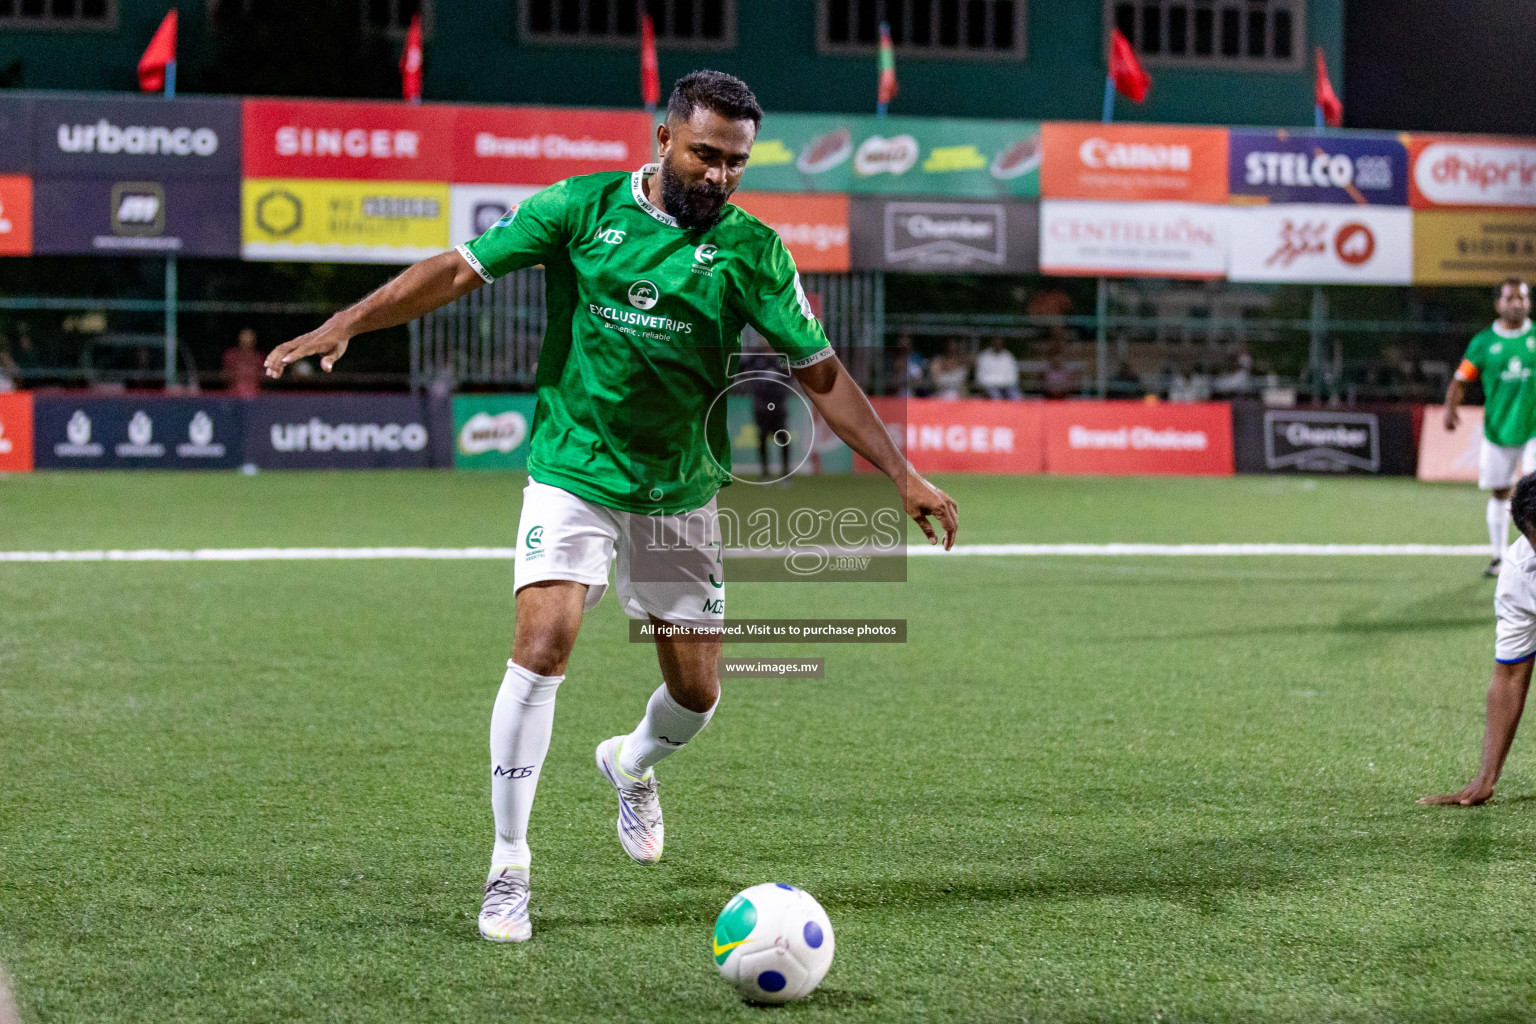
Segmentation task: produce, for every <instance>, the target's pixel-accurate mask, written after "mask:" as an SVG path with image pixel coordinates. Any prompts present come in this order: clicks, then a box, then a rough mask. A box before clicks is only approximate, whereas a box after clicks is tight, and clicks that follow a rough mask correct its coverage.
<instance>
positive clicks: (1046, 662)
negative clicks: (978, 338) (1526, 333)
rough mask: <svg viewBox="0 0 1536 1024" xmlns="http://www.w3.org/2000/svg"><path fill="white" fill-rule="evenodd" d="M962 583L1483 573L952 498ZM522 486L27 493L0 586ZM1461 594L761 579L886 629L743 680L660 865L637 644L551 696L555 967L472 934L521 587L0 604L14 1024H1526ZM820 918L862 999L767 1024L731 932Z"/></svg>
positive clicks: (1210, 526)
mask: <svg viewBox="0 0 1536 1024" xmlns="http://www.w3.org/2000/svg"><path fill="white" fill-rule="evenodd" d="M942 483H943V484H944V486H946V487H948V488H949V489H950V490H951V492H952V493H953V494H954V495H955V496H956V497H957V498H958V499H959V501H960V503H961V506H962V511H963V515H964V516H965V519H964V525H963V528H962V540H966V541H973V542H983V541H987V542H1003V541H1040V542H1050V541H1106V542H1107V541H1317V542H1330V541H1336V542H1357V541H1378V542H1385V543H1394V542H1433V543H1476V542H1477V541H1478V540H1479V539H1480V537H1481V535H1482V533H1483V527H1482V515H1481V512H1482V501H1481V499H1480V498H1479V497H1478V495H1477V493H1476V492H1475V491H1474V490H1472V489H1471V488H1467V487H1432V486H1426V485H1421V484H1416V483H1414V482H1411V481H1382V480H1320V481H1312V480H1300V479H1285V478H1268V479H1266V478H1249V479H1241V478H1240V479H1235V480H1147V479H1122V480H1106V479H1060V478H1031V479H1009V478H988V477H951V478H946V479H944V480H943V481H942ZM520 485H521V480H520V478H518V477H515V476H510V475H508V476H500V475H493V474H486V475H475V474H451V473H419V474H406V473H376V474H307V475H306V474H262V475H259V476H256V477H250V478H246V477H240V476H236V475H233V474H229V475H222V474H209V475H180V476H178V475H169V474H166V475H160V474H143V475H131V474H123V475H114V474H80V475H67V474H38V475H33V476H12V477H7V478H3V479H0V550H20V549H29V550H31V549H53V548H86V547H197V546H219V547H230V546H252V545H278V546H299V545H305V546H307V545H321V544H336V545H342V544H345V545H377V544H421V545H430V546H435V545H463V544H510V543H511V541H512V536H513V529H514V524H515V521H516V517H515V513H516V501H517V496H518V490H519V488H520ZM1481 565H1482V563H1481V561H1480V560H1478V559H1476V558H1383V557H1367V558H1027V559H1026V558H1004V557H986V558H982V557H967V558H953V559H943V558H932V559H914V560H913V561H912V563H911V565H910V573H909V575H910V579H909V581H908V582H907V583H904V584H883V585H873V584H864V585H848V584H836V583H804V584H794V585H791V584H770V583H763V584H736V585H733V586H732V588H731V590H730V594H729V598H728V609H729V611H730V612H731V614H732V615H734V616H750V617H772V616H796V617H798V616H805V615H829V616H831V615H835V616H839V617H853V616H871V617H901V618H906V619H907V620H908V621H909V624H910V625H909V641H908V642H907V643H906V644H905V645H902V646H895V645H873V644H871V645H853V644H839V645H805V646H803V647H798V646H797V647H786V646H773V647H766V646H763V647H751V646H747V645H741V646H734V647H733V648H732V649H731V650H729V651H728V652H727V653H730V654H745V653H762V654H769V655H773V656H785V655H788V654H799V653H805V654H807V655H812V656H824V657H825V658H826V660H827V677H826V678H825V679H821V680H784V681H771V680H736V681H733V682H730V683H728V684H727V687H726V692H725V696H724V699H723V701H722V704H721V706H720V710H719V713H718V714H717V715H716V717H715V719H714V721H713V723H712V724H711V725H710V727H709V728H708V729H707V730H705V731H704V732H703V733H702V734H701V735H700V736H699V738H698V739H697V740H696V741H694V743H692V744H691V745H690V746H689V748H688V749H687V750H685V751H683V752H682V753H680V754H679V755H677V756H676V757H674V758H672V759H671V760H669V761H667V762H666V763H665V764H664V765H663V766H662V767H661V768H660V769H659V771H658V774H659V775H660V777H661V778H662V780H663V782H664V785H663V787H662V791H661V792H662V800H663V805H664V807H665V808H666V813H667V825H668V837H667V838H668V841H667V853H666V859H665V860H664V861H663V862H662V864H660V865H659V866H657V867H655V868H651V869H646V868H641V867H638V866H636V865H634V864H632V863H630V862H629V861H628V860H627V858H625V857H624V856H623V854H622V853H621V852H620V850H619V847H618V843H617V839H616V838H615V835H614V820H613V819H614V806H613V800H612V795H611V791H610V790H608V789H607V788H606V785H605V784H604V783H602V782H601V780H600V779H599V777H598V775H597V773H596V770H595V769H594V768H593V766H592V760H591V751H592V747H593V745H594V744H595V743H597V742H598V741H599V740H601V739H604V738H606V737H607V736H609V735H612V734H614V733H616V732H619V731H621V730H626V729H628V728H630V727H631V726H632V725H633V723H634V720H635V719H636V718H637V717H638V715H639V713H640V711H641V709H642V707H643V703H644V700H645V697H646V695H647V694H648V693H649V692H650V691H651V690H652V689H653V688H654V687H655V685H656V684H657V682H658V679H659V677H658V673H657V670H656V667H655V662H654V657H653V655H652V654H651V653H650V651H649V650H648V649H647V648H646V647H644V646H641V645H635V644H631V643H629V642H628V639H627V632H626V629H625V620H624V619H623V617H622V615H621V614H620V613H619V611H618V609H617V607H616V605H615V603H614V602H613V599H612V598H611V597H609V598H605V600H604V601H603V603H602V604H601V605H600V606H599V607H598V608H597V609H596V610H595V611H594V612H593V613H591V614H590V615H589V617H588V620H587V622H586V624H585V626H584V629H583V633H582V637H581V640H580V643H579V644H578V647H577V651H576V654H575V657H574V658H573V660H572V662H571V665H570V669H569V673H568V678H567V681H566V683H565V684H564V686H563V687H562V689H561V694H560V698H559V700H560V703H559V711H558V713H557V716H556V730H555V738H554V743H553V746H552V748H551V751H550V756H549V760H548V762H547V764H546V767H545V770H544V775H543V780H542V783H541V786H540V793H539V803H538V806H537V807H536V809H535V811H534V819H533V826H532V829H533V830H532V835H531V840H532V844H533V849H534V858H535V859H534V876H533V877H534V903H533V921H534V929H535V937H534V940H533V941H532V942H531V943H528V944H526V945H522V946H510V947H509V946H497V945H492V944H490V943H486V942H483V941H481V940H480V939H479V937H478V935H477V933H476V930H475V924H474V915H475V912H476V911H477V909H478V905H479V887H480V883H481V881H482V879H483V877H484V871H485V867H486V864H487V860H488V856H489V852H490V845H491V830H490V815H489V807H488V791H489V783H488V771H487V767H488V765H487V755H486V739H485V734H486V724H487V721H488V716H489V712H490V707H491V702H492V700H493V698H494V696H495V691H496V686H497V684H498V682H499V679H500V675H501V665H502V662H503V659H505V657H506V655H507V646H508V641H507V638H508V636H509V633H510V622H511V617H512V595H511V578H512V577H511V565H510V563H507V562H446V563H444V562H407V561H394V562H390V561H370V562H292V563H288V562H281V563H274V562H264V563H233V564H229V563H194V564H186V563H171V564H167V563H131V564H130V563H86V564H0V608H3V609H4V611H3V616H0V963H3V964H4V965H5V967H6V968H7V969H8V971H9V972H10V974H11V976H12V978H13V979H14V981H15V985H16V989H17V996H18V1000H19V1002H20V1005H21V1011H22V1015H23V1020H24V1021H25V1022H26V1024H44V1022H99V1021H109V1022H118V1021H121V1022H129V1021H133V1022H170V1021H175V1022H182V1021H188V1022H217V1024H236V1022H240V1024H244V1022H250V1024H264V1022H277V1021H305V1022H310V1021H322V1022H329V1021H370V1022H380V1024H385V1022H387V1024H398V1022H404V1021H423V1022H437V1021H459V1020H462V1021H487V1022H490V1021H496V1022H503V1021H515V1022H521V1021H549V1022H578V1021H581V1022H584V1021H591V1022H605V1024H607V1022H619V1021H622V1022H644V1021H653V1022H658V1024H661V1022H676V1021H731V1020H743V1021H763V1020H766V1019H778V1018H782V1019H785V1020H797V1021H798V1020H849V1021H930V1020H953V1021H957V1022H960V1021H963V1022H973V1021H987V1022H990V1021H998V1022H1002V1021H1013V1022H1018V1021H1023V1020H1028V1021H1032V1022H1040V1021H1061V1022H1090V1021H1164V1022H1167V1021H1189V1022H1193V1021H1202V1022H1203V1021H1234V1022H1236V1021H1243V1022H1279V1021H1295V1022H1309V1024H1310V1022H1317V1021H1349V1022H1354V1021H1361V1022H1364V1021H1391V1022H1399V1021H1405V1022H1414V1021H1424V1022H1431V1021H1435V1022H1441V1021H1478V1022H1494V1021H1508V1022H1517V1021H1528V1020H1530V1019H1532V1018H1533V1016H1536V975H1533V973H1532V971H1531V954H1530V949H1531V946H1532V942H1533V938H1536V887H1533V885H1532V884H1531V878H1532V874H1533V858H1532V852H1531V851H1532V850H1533V849H1536V842H1533V841H1536V769H1533V767H1532V761H1531V756H1530V754H1529V746H1528V743H1527V742H1524V741H1522V742H1517V744H1516V746H1515V750H1514V753H1513V755H1512V757H1511V762H1510V765H1509V768H1508V769H1507V771H1506V774H1505V778H1504V781H1503V783H1502V784H1501V786H1500V790H1499V796H1498V798H1497V799H1496V801H1495V802H1494V803H1493V804H1492V805H1490V806H1488V807H1485V808H1481V809H1477V810H1462V809H1456V810H1448V809H1432V808H1424V807H1419V806H1416V805H1415V804H1414V802H1413V801H1414V798H1415V797H1417V796H1419V795H1421V794H1423V793H1427V792H1432V791H1440V790H1446V789H1451V788H1455V787H1459V786H1460V785H1461V784H1462V783H1463V782H1464V781H1465V780H1466V778H1467V777H1469V776H1470V774H1471V772H1472V771H1473V770H1474V768H1475V761H1476V751H1477V743H1478V741H1479V737H1480V732H1481V727H1482V693H1483V690H1484V687H1485V685H1486V679H1487V674H1488V669H1489V667H1490V665H1491V655H1492V613H1491V597H1492V584H1491V582H1490V581H1486V580H1483V579H1481V578H1480V577H1479V576H1478V571H1479V570H1480V568H1481ZM761 881H788V882H792V883H795V884H798V885H802V886H804V887H805V888H807V889H809V890H810V891H811V892H812V893H813V894H815V895H816V896H817V897H818V898H819V899H821V900H822V902H823V903H824V905H825V906H826V908H827V911H828V913H829V914H830V915H831V919H832V922H833V925H834V927H835V929H836V936H837V959H836V962H835V963H834V965H833V968H832V972H831V973H830V974H829V975H828V977H827V980H826V982H825V983H824V984H823V986H822V987H821V989H819V990H818V991H817V992H816V993H815V994H814V995H813V996H812V997H811V998H810V999H808V1000H806V1001H805V1002H804V1003H801V1004H797V1005H793V1006H790V1007H787V1008H784V1009H780V1010H761V1009H756V1008H750V1007H746V1006H744V1005H742V1004H740V1003H739V1002H737V1000H736V997H735V996H734V994H733V993H732V992H731V991H730V990H729V989H728V988H727V987H726V986H725V985H724V984H723V983H722V982H721V981H720V980H719V978H718V977H717V975H716V972H715V968H714V964H713V961H712V959H711V957H710V935H711V925H712V923H713V921H714V917H715V915H716V914H717V913H718V911H719V909H720V908H721V907H722V906H723V905H724V903H725V902H726V900H727V899H729V897H730V896H731V894H733V893H734V892H736V891H737V890H739V889H741V888H744V887H746V886H748V885H751V884H753V883H756V882H761Z"/></svg>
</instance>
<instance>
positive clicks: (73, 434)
mask: <svg viewBox="0 0 1536 1024" xmlns="http://www.w3.org/2000/svg"><path fill="white" fill-rule="evenodd" d="M244 406H245V403H242V402H238V401H234V400H230V399H223V398H207V399H202V398H161V397H158V396H153V395H144V396H128V397H123V398H74V397H72V396H69V395H61V396H37V397H36V398H35V399H34V412H33V436H34V447H33V450H34V453H35V456H36V463H37V466H38V468H40V469H44V468H47V469H227V468H229V467H232V466H237V465H239V464H240V461H241V459H240V451H241V418H242V412H243V409H244Z"/></svg>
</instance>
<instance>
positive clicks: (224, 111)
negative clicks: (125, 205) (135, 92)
mask: <svg viewBox="0 0 1536 1024" xmlns="http://www.w3.org/2000/svg"><path fill="white" fill-rule="evenodd" d="M32 128H33V136H32V168H33V172H34V174H35V175H36V176H39V177H40V176H42V175H51V176H71V177H113V178H115V179H117V180H119V181H123V180H142V181H165V180H168V179H174V178H222V179H225V180H229V181H234V180H237V179H238V178H239V177H240V101H239V100H237V99H208V98H201V99H174V100H167V99H163V98H160V97H148V96H146V97H123V98H120V99H102V98H98V97H95V96H71V97H68V98H64V97H57V98H52V97H49V98H38V99H37V100H35V101H34V103H33V117H32Z"/></svg>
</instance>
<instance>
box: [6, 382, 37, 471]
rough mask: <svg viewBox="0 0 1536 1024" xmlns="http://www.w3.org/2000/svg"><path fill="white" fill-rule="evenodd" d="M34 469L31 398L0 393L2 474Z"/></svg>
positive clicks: (19, 393)
mask: <svg viewBox="0 0 1536 1024" xmlns="http://www.w3.org/2000/svg"><path fill="white" fill-rule="evenodd" d="M31 468H32V396H31V395H29V394H27V393H26V392H25V391H20V392H12V393H9V394H0V473H25V472H26V471H27V470H29V469H31Z"/></svg>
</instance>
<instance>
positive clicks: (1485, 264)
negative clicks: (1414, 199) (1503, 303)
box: [1413, 210, 1536, 284]
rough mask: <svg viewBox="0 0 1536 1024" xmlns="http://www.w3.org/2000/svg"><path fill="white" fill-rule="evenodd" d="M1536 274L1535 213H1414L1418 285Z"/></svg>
mask: <svg viewBox="0 0 1536 1024" xmlns="http://www.w3.org/2000/svg"><path fill="white" fill-rule="evenodd" d="M1506 277H1524V278H1531V277H1536V213H1522V212H1519V211H1515V210H1490V211H1486V212H1479V211H1469V212H1463V211H1458V210H1415V211H1413V283H1414V284H1497V283H1499V282H1500V281H1502V280H1504V278H1506Z"/></svg>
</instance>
